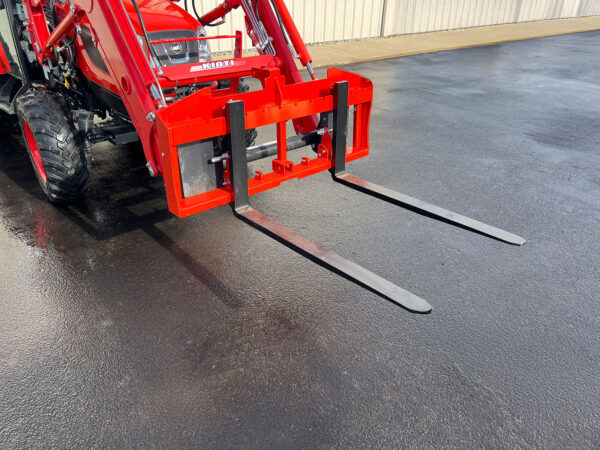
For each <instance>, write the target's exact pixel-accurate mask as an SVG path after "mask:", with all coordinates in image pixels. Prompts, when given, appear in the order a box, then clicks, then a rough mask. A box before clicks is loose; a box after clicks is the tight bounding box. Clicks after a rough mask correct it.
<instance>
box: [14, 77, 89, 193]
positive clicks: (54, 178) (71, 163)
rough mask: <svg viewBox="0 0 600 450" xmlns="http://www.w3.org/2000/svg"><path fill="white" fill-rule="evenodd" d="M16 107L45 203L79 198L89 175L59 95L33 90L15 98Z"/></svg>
mask: <svg viewBox="0 0 600 450" xmlns="http://www.w3.org/2000/svg"><path fill="white" fill-rule="evenodd" d="M16 105H17V116H18V118H19V124H20V126H21V131H22V133H23V138H24V139H25V145H26V146H27V150H28V154H29V158H30V159H31V163H32V164H33V169H34V171H35V174H36V176H37V179H38V181H39V183H40V185H41V187H42V190H43V191H44V193H45V194H46V196H47V197H48V200H50V201H51V202H54V203H61V202H69V201H73V200H76V199H78V198H80V197H82V195H83V193H84V192H85V190H86V189H87V187H88V182H89V177H90V174H89V170H88V165H87V161H86V157H85V153H84V152H83V149H82V148H81V146H80V145H79V142H78V138H77V135H76V132H75V129H74V127H73V124H72V122H71V120H70V119H69V114H68V111H67V109H66V107H65V105H64V103H63V101H62V99H61V98H60V96H59V95H57V94H54V93H52V92H48V91H46V90H43V89H36V88H33V89H30V90H29V91H27V92H26V93H25V94H23V95H22V96H20V97H18V98H17V100H16Z"/></svg>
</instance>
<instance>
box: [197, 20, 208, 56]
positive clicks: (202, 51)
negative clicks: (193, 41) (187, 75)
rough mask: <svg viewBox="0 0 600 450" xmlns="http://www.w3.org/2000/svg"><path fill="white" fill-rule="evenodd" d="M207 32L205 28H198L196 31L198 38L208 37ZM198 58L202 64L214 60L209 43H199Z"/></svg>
mask: <svg viewBox="0 0 600 450" xmlns="http://www.w3.org/2000/svg"><path fill="white" fill-rule="evenodd" d="M206 36H207V34H206V30H205V29H204V27H203V26H200V27H198V29H197V30H196V37H206ZM198 57H199V58H200V62H207V61H210V60H211V59H212V57H211V54H210V44H209V41H198Z"/></svg>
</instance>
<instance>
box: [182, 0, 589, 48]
mask: <svg viewBox="0 0 600 450" xmlns="http://www.w3.org/2000/svg"><path fill="white" fill-rule="evenodd" d="M190 1H195V3H196V8H197V10H198V12H200V13H201V14H202V13H204V12H207V11H210V10H211V9H213V8H214V7H215V6H217V5H218V4H219V3H221V1H222V0H190ZM285 1H286V3H287V5H288V8H289V9H290V12H291V13H292V16H293V17H294V20H295V22H296V25H297V26H298V29H299V30H300V33H301V34H302V37H303V38H304V40H305V42H307V43H309V44H314V43H320V42H333V41H343V40H349V39H365V38H372V37H378V36H381V35H384V36H393V35H398V34H412V33H425V32H429V31H442V30H452V29H457V28H469V27H478V26H484V25H497V24H504V23H517V22H528V21H533V20H547V19H559V18H568V17H582V16H593V15H600V0H285ZM384 6H385V9H384ZM190 9H191V8H190ZM384 11H385V13H384ZM384 15H385V19H384V23H383V26H382V19H383V18H384ZM228 19H229V20H228V22H227V23H226V24H225V25H223V26H221V27H219V28H218V30H219V31H218V32H219V34H229V33H234V32H235V31H236V30H242V31H244V30H245V27H244V20H243V14H242V12H241V11H234V12H233V13H232V15H230V18H228ZM209 32H211V30H209ZM213 32H214V31H213ZM211 46H212V50H213V51H229V50H231V49H232V48H233V41H211ZM244 47H245V48H246V49H248V48H250V42H249V40H248V39H246V42H245V43H244Z"/></svg>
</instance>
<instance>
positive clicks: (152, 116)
mask: <svg viewBox="0 0 600 450" xmlns="http://www.w3.org/2000/svg"><path fill="white" fill-rule="evenodd" d="M146 120H147V121H149V122H156V114H154V111H151V112H149V113H148V115H147V116H146Z"/></svg>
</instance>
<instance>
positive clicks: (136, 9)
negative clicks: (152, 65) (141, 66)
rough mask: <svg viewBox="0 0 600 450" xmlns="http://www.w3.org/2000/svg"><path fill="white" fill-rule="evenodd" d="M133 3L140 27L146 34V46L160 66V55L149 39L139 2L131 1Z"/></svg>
mask: <svg viewBox="0 0 600 450" xmlns="http://www.w3.org/2000/svg"><path fill="white" fill-rule="evenodd" d="M131 3H133V7H134V8H135V12H136V13H137V16H138V19H139V21H140V26H141V27H142V33H143V34H144V39H145V40H146V44H148V50H149V51H150V53H151V54H152V56H153V57H155V58H156V61H157V62H158V64H160V59H158V55H157V54H156V50H155V49H154V47H153V46H152V44H151V43H150V38H149V37H148V31H147V30H146V24H145V23H144V18H143V17H142V12H141V11H140V7H139V6H138V3H137V0H131Z"/></svg>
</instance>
